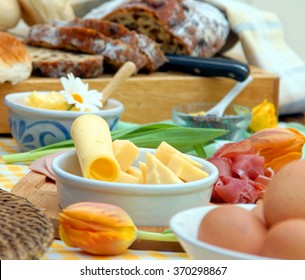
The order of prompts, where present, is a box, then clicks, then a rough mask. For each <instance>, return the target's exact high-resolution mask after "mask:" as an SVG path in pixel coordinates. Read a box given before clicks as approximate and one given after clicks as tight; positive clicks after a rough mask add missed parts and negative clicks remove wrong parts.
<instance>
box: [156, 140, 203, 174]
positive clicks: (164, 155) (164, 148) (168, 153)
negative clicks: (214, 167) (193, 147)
mask: <svg viewBox="0 0 305 280" xmlns="http://www.w3.org/2000/svg"><path fill="white" fill-rule="evenodd" d="M173 154H178V155H180V156H181V157H183V158H184V159H185V160H186V161H188V162H189V163H191V164H193V165H194V166H197V167H199V168H201V167H202V165H201V163H199V162H198V161H195V160H193V159H191V158H189V157H188V156H186V155H185V154H183V153H181V152H180V151H178V150H177V149H175V148H174V147H173V146H171V145H169V144H168V143H166V142H165V141H163V142H161V144H160V145H159V146H158V148H157V149H156V152H155V157H156V158H157V159H159V160H160V161H161V162H162V163H163V164H165V165H167V164H168V162H169V160H170V158H171V157H172V155H173Z"/></svg>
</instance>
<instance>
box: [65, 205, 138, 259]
mask: <svg viewBox="0 0 305 280" xmlns="http://www.w3.org/2000/svg"><path fill="white" fill-rule="evenodd" d="M59 234H60V238H61V239H62V241H63V242H65V243H66V244H67V245H68V246H70V247H77V248H81V249H82V250H84V251H85V252H88V253H91V254H98V255H117V254H121V253H123V252H124V251H125V250H127V249H128V247H129V246H130V245H131V244H132V243H133V242H134V241H135V239H136V237H137V229H136V227H135V225H134V223H133V221H132V220H131V218H130V217H129V215H128V214H127V213H126V212H125V211H124V210H123V209H121V208H120V207H117V206H115V205H110V204H104V203H93V202H82V203H75V204H73V205H70V206H69V207H67V208H66V209H64V210H63V212H62V213H60V226H59Z"/></svg>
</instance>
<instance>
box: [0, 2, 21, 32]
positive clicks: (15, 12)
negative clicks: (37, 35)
mask: <svg viewBox="0 0 305 280" xmlns="http://www.w3.org/2000/svg"><path fill="white" fill-rule="evenodd" d="M20 15H21V11H20V7H19V3H18V0H1V9H0V30H2V31H5V30H7V29H10V28H14V27H15V26H16V25H17V23H18V21H19V19H20Z"/></svg>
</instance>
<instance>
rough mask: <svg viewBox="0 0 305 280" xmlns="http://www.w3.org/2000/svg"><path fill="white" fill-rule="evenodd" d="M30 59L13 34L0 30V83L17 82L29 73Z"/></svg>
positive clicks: (25, 77) (23, 46)
mask: <svg viewBox="0 0 305 280" xmlns="http://www.w3.org/2000/svg"><path fill="white" fill-rule="evenodd" d="M31 71H32V59H31V56H30V54H29V52H28V50H27V49H26V47H25V45H24V44H23V43H22V42H21V41H20V40H19V39H17V38H16V37H15V36H13V35H11V34H9V33H6V32H2V31H0V83H4V82H11V83H13V84H16V83H19V82H21V81H23V80H25V79H27V78H28V77H29V76H30V75H31Z"/></svg>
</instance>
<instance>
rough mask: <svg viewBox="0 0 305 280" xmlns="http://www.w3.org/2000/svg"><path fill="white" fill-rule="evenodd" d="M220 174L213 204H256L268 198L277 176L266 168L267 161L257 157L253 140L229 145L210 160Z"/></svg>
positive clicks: (212, 199)
mask: <svg viewBox="0 0 305 280" xmlns="http://www.w3.org/2000/svg"><path fill="white" fill-rule="evenodd" d="M209 161H210V162H211V163H213V164H214V165H215V166H216V167H217V169H218V171H219V178H218V179H217V181H216V182H215V184H214V188H213V192H212V197H211V202H213V203H234V204H235V203H255V202H256V201H257V200H258V199H260V198H262V197H263V195H264V191H265V188H266V186H267V184H268V182H269V180H270V177H272V176H273V173H271V172H270V171H269V170H266V169H265V167H264V164H265V158H264V157H262V156H259V155H256V154H255V152H254V149H253V146H252V144H251V141H249V140H242V141H240V142H237V143H227V144H225V145H224V146H222V147H221V148H219V149H218V150H217V151H216V153H215V154H214V155H213V156H212V157H211V158H210V159H209Z"/></svg>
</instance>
